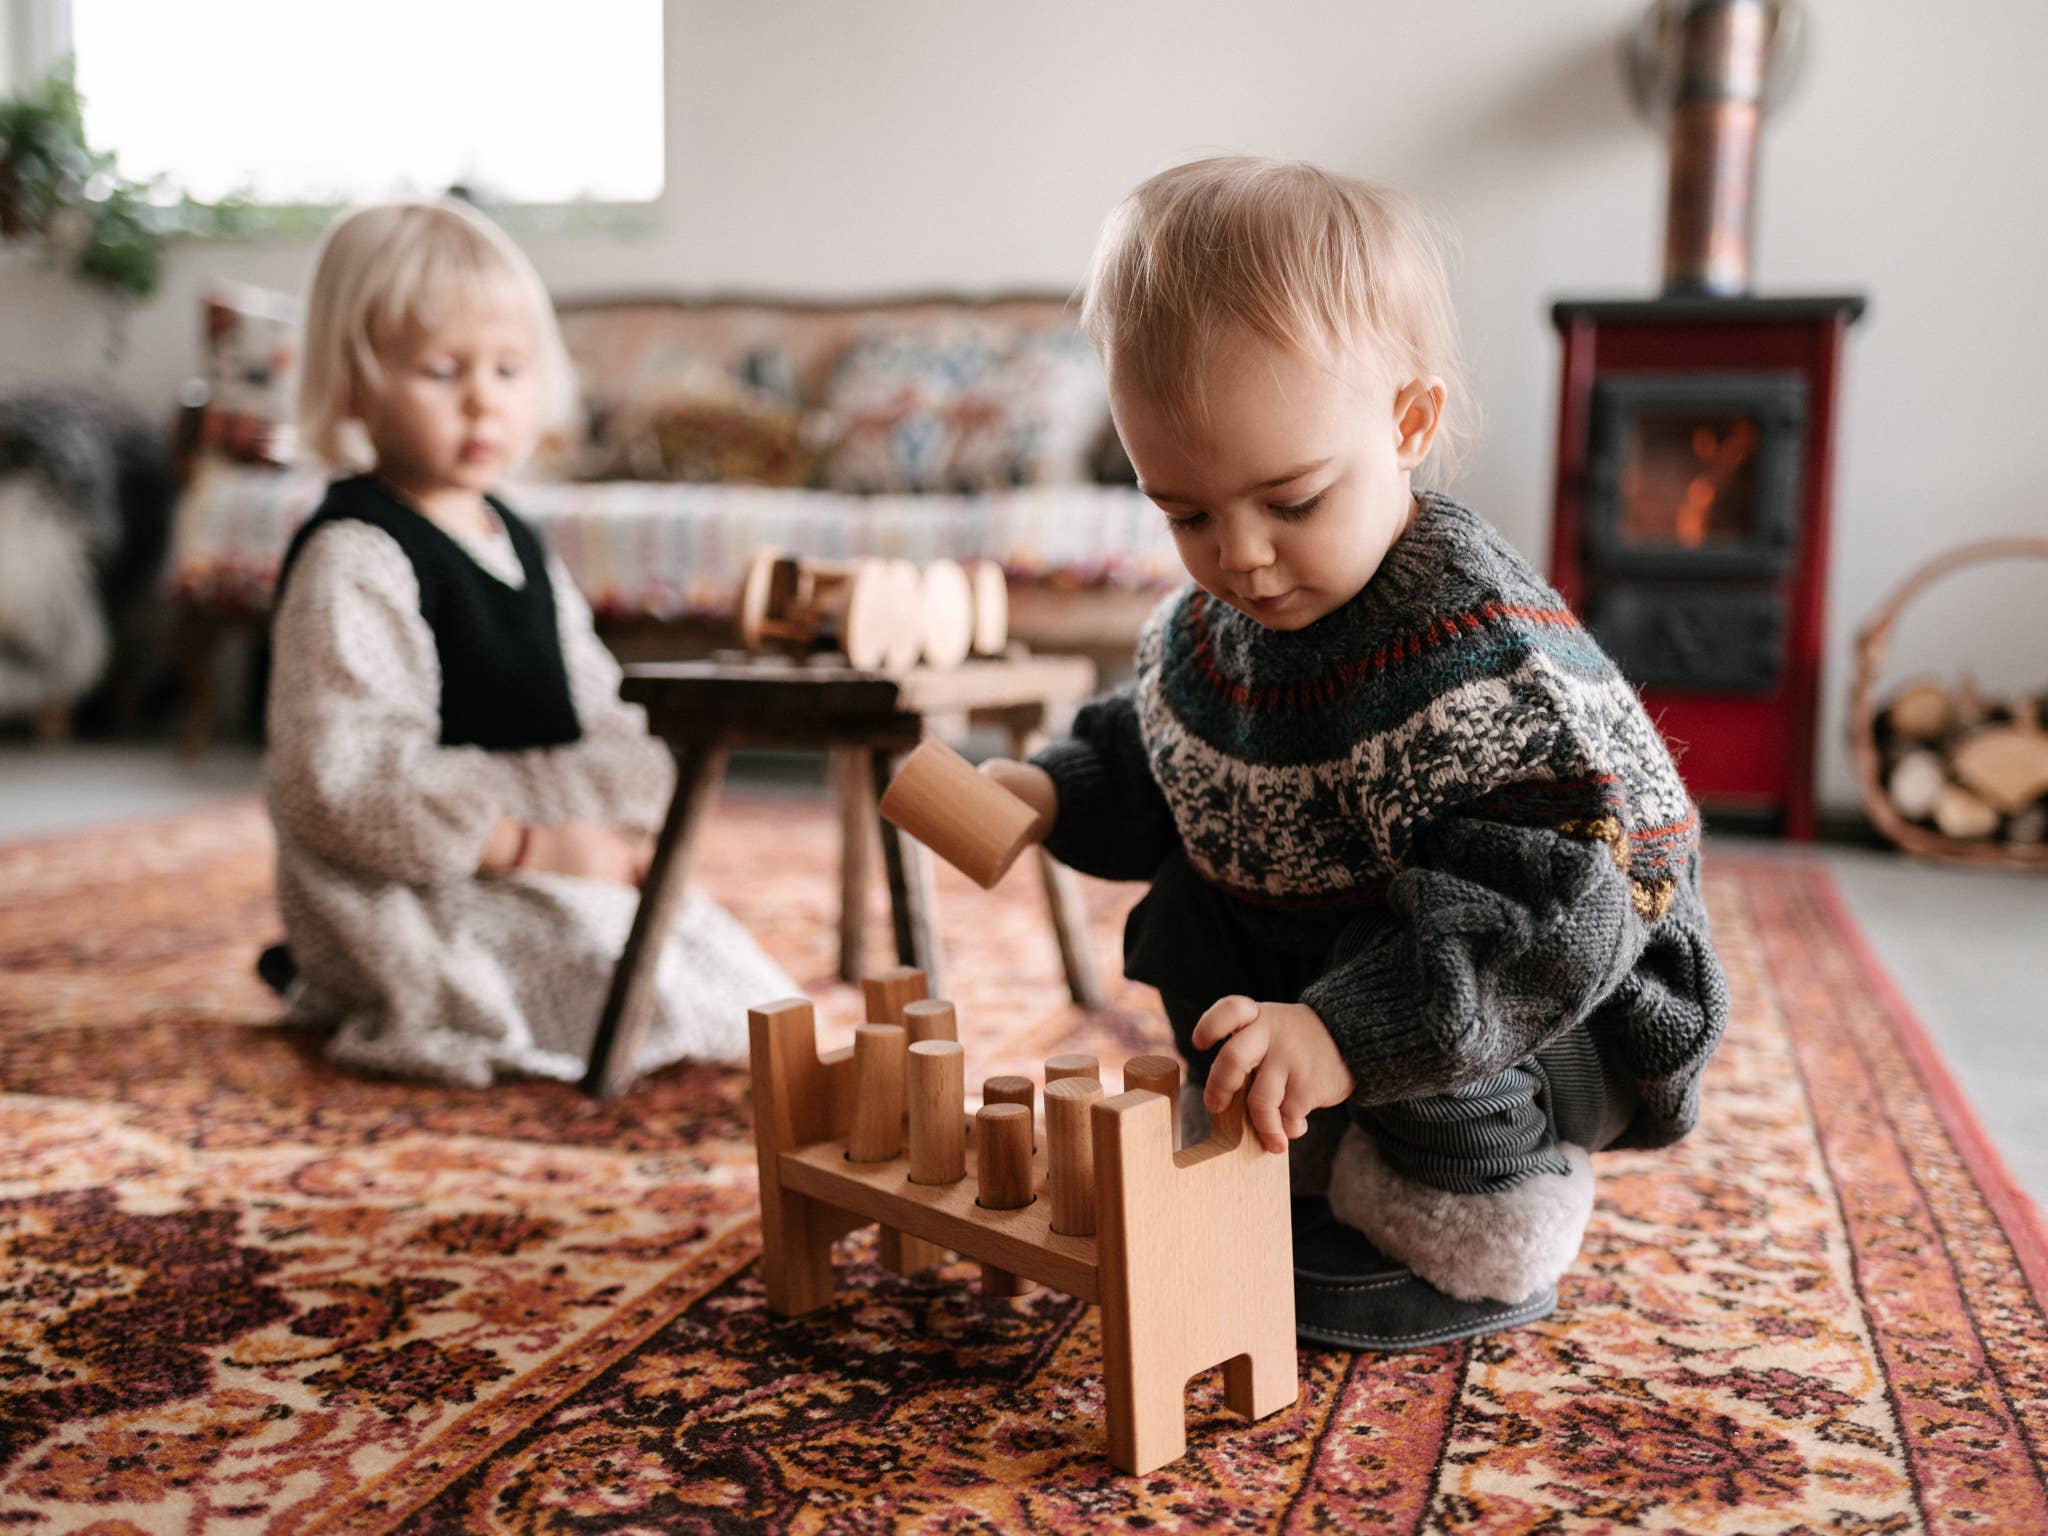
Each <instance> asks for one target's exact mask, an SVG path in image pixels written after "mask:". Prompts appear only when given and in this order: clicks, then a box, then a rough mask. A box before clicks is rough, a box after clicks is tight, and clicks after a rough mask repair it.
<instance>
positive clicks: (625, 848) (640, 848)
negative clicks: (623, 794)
mask: <svg viewBox="0 0 2048 1536" xmlns="http://www.w3.org/2000/svg"><path fill="white" fill-rule="evenodd" d="M652 856H653V844H652V842H651V841H650V840H649V839H648V838H647V837H646V836H645V835H643V834H641V833H637V832H622V831H619V830H618V829H617V828H614V827H604V826H599V825H598V824H597V823H596V822H594V821H565V822H561V823H560V824H558V825H556V826H552V827H535V828H534V829H533V840H532V842H531V843H529V844H528V846H527V850H526V858H525V860H524V861H523V862H522V864H521V866H520V867H521V868H523V869H537V870H543V871H545V872H547V873H548V874H554V875H578V876H581V877H582V878H584V879H586V880H609V881H611V882H612V883H614V884H616V885H638V884H639V883H640V882H641V880H642V879H644V878H645V877H646V874H647V863H648V860H649V859H650V858H652Z"/></svg>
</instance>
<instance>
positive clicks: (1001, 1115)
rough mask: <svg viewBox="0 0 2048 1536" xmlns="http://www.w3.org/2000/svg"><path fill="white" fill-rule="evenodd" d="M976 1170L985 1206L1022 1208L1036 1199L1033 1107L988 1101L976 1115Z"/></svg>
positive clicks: (983, 1206) (989, 1208)
mask: <svg viewBox="0 0 2048 1536" xmlns="http://www.w3.org/2000/svg"><path fill="white" fill-rule="evenodd" d="M974 1171H975V1180H976V1185H977V1187H978V1190H979V1195H980V1202H981V1205H982V1208H983V1209H984V1210H990V1211H1019V1210H1022V1209H1023V1208H1024V1207H1025V1206H1027V1205H1029V1204H1030V1203H1031V1201H1032V1197H1033V1195H1034V1194H1035V1193H1036V1191H1035V1190H1034V1189H1033V1188H1032V1187H1031V1111H1030V1110H1028V1109H1026V1108H1025V1107H1024V1106H1023V1105H1022V1104H984V1105H982V1106H981V1110H980V1112H979V1113H977V1114H976V1115H975V1117H974Z"/></svg>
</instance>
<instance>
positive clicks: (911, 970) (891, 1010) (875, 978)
mask: <svg viewBox="0 0 2048 1536" xmlns="http://www.w3.org/2000/svg"><path fill="white" fill-rule="evenodd" d="M860 993H861V1001H862V1002H863V1003H864V1004H865V1005H866V1008H867V1015H868V1022H869V1023H870V1024H901V1023H902V1022H903V1010H904V1008H905V1007H907V1006H908V1005H909V1004H911V1003H914V1002H917V1001H919V1000H920V999H922V998H923V997H924V995H925V979H924V972H923V971H920V970H919V969H918V968H917V967H916V966H914V965H892V966H890V967H889V968H888V969H887V970H884V971H876V972H874V973H873V974H872V975H869V976H863V977H862V978H861V982H860Z"/></svg>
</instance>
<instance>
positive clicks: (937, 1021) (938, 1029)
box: [903, 997, 960, 1045]
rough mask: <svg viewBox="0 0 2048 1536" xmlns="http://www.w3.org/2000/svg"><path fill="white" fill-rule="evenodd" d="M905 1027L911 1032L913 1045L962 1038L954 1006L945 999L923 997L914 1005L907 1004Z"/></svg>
mask: <svg viewBox="0 0 2048 1536" xmlns="http://www.w3.org/2000/svg"><path fill="white" fill-rule="evenodd" d="M903 1027H904V1028H905V1029H906V1030H908V1031H909V1032H910V1042H911V1044H913V1045H915V1044H916V1043H917V1042H918V1041H920V1040H958V1039H959V1038H960V1021H959V1018H958V1016H957V1015H956V1014H955V1013H954V1011H953V1005H952V1004H951V1003H949V1002H948V1001H946V999H945V998H943V997H921V998H919V999H918V1000H917V1001H916V1002H914V1003H905V1004H904V1005H903Z"/></svg>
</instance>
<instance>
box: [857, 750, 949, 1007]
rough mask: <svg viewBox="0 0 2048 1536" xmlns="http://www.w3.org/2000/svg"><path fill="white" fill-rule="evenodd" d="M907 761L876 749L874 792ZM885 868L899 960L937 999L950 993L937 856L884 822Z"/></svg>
mask: <svg viewBox="0 0 2048 1536" xmlns="http://www.w3.org/2000/svg"><path fill="white" fill-rule="evenodd" d="M904 756H908V754H907V753H905V754H898V753H896V752H893V751H891V750H890V749H889V748H887V747H877V748H875V749H874V759H873V762H874V768H873V773H874V787H875V789H876V791H877V793H878V794H879V793H880V792H881V791H883V790H886V789H887V788H888V785H889V781H890V779H892V778H894V777H895V775H896V769H897V766H898V765H899V764H900V763H901V761H902V758H903V757H904ZM876 819H877V820H878V821H880V822H881V828H882V863H883V866H884V867H885V868H886V869H887V871H888V875H889V917H890V921H891V922H892V924H893V925H894V927H895V930H896V959H897V961H898V963H900V964H903V965H914V966H916V967H917V968H918V969H919V970H921V971H923V972H924V974H925V980H926V983H927V984H928V986H929V987H930V990H931V995H932V996H934V997H943V996H945V993H946V988H945V982H944V979H943V968H944V962H943V960H942V958H941V956H940V951H939V929H938V922H937V920H936V919H937V913H938V892H937V887H936V885H935V883H934V881H933V878H932V857H931V854H930V853H929V852H928V851H927V850H926V848H925V846H924V844H922V843H920V842H918V841H917V839H915V838H912V837H905V836H904V835H903V833H902V832H901V831H899V830H898V829H897V828H896V826H895V825H894V824H893V823H891V822H889V821H886V820H883V819H882V818H881V814H880V812H879V811H878V812H877V813H876Z"/></svg>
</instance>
